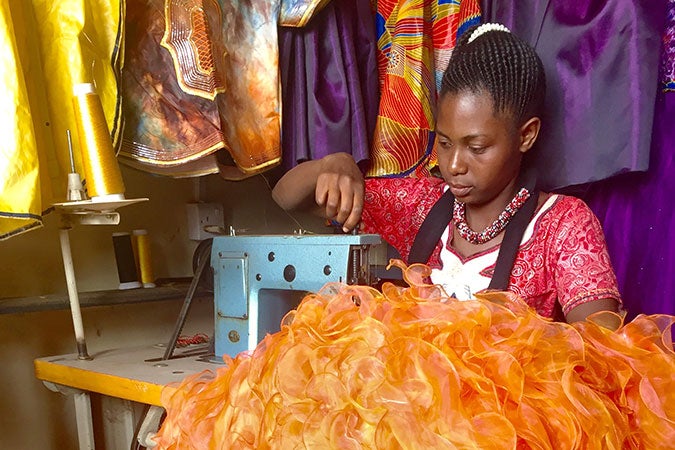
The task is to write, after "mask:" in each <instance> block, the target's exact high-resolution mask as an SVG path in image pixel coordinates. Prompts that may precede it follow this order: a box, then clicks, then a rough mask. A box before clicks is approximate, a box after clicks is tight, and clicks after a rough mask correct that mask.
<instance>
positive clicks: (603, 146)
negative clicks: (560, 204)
mask: <svg viewBox="0 0 675 450" xmlns="http://www.w3.org/2000/svg"><path fill="white" fill-rule="evenodd" d="M481 8H482V10H483V19H484V21H486V22H500V23H503V24H504V25H506V26H507V27H509V28H510V29H511V31H512V32H513V33H515V34H517V35H518V36H520V37H521V38H523V39H524V40H526V41H528V42H529V43H530V44H532V45H533V46H534V48H535V49H536V50H537V53H538V54H539V56H540V57H541V59H542V62H543V63H544V69H545V70H546V78H547V85H548V90H547V93H546V95H547V98H546V106H545V111H546V112H545V114H544V117H543V119H544V120H543V126H542V133H541V134H540V137H539V139H538V142H537V148H536V149H535V151H534V152H530V153H531V156H530V157H531V158H532V160H533V163H534V164H535V165H536V166H537V168H538V169H539V173H540V174H541V175H542V177H541V183H542V188H544V189H546V190H551V189H559V188H563V187H566V186H571V185H577V184H581V183H588V182H590V181H597V180H601V179H604V178H607V177H609V176H612V175H616V174H619V173H623V172H629V171H644V170H647V167H648V164H649V149H650V141H651V131H652V124H653V114H654V101H655V98H656V87H657V86H656V83H655V81H656V79H657V76H658V62H659V48H660V45H659V41H660V38H661V35H660V31H661V29H662V27H663V19H664V17H665V1H664V0H636V1H625V0H578V1H574V2H570V1H565V0H482V1H481Z"/></svg>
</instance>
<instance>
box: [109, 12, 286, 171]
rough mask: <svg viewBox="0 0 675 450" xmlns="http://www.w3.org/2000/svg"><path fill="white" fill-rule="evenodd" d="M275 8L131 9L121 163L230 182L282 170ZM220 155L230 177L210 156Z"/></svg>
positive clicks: (276, 13) (151, 169)
mask: <svg viewBox="0 0 675 450" xmlns="http://www.w3.org/2000/svg"><path fill="white" fill-rule="evenodd" d="M279 3H280V2H279V0H275V1H265V2H253V3H249V2H243V3H242V2H238V1H230V0H227V1H226V0H218V1H217V0H210V1H201V0H189V1H177V0H145V1H138V2H129V3H128V5H127V15H126V26H127V42H128V45H127V48H126V49H125V71H124V78H123V85H124V90H123V105H124V108H125V111H124V113H125V127H124V140H123V143H122V147H121V151H120V156H121V157H122V161H123V162H125V163H127V164H129V165H132V166H134V167H137V168H139V169H142V170H145V171H148V172H152V173H159V174H163V175H170V176H176V177H183V176H198V175H206V174H209V173H215V172H218V171H219V170H220V172H221V175H223V176H224V177H225V178H229V179H239V178H243V177H245V176H250V175H253V174H255V173H258V172H261V171H263V170H265V169H267V168H269V167H272V166H274V165H277V164H279V163H280V161H281V117H280V114H281V111H280V110H281V106H280V102H281V100H280V89H279V74H278V72H279V67H278V46H277V17H278V14H279ZM222 148H224V149H227V152H229V154H230V156H231V158H232V160H233V164H232V166H230V167H229V169H230V170H225V168H224V167H219V165H218V162H217V161H216V158H215V156H214V154H215V152H216V151H217V150H219V149H222ZM235 166H236V167H235Z"/></svg>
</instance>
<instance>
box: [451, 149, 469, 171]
mask: <svg viewBox="0 0 675 450" xmlns="http://www.w3.org/2000/svg"><path fill="white" fill-rule="evenodd" d="M449 164H450V172H451V173H452V174H453V175H460V174H463V173H465V172H466V164H465V162H464V160H463V159H462V151H461V149H459V148H454V149H453V150H452V154H451V155H450V161H449Z"/></svg>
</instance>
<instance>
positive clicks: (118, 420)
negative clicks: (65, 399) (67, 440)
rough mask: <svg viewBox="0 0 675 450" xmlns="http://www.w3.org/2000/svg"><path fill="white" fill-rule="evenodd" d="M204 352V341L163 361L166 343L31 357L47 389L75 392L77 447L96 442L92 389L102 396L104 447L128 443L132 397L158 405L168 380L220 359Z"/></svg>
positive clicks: (131, 428) (89, 446)
mask: <svg viewBox="0 0 675 450" xmlns="http://www.w3.org/2000/svg"><path fill="white" fill-rule="evenodd" d="M198 352H200V353H201V355H195V353H198ZM205 353H206V347H205V346H201V347H192V348H187V349H177V350H176V351H175V352H174V355H175V356H176V357H174V358H173V359H170V360H166V361H162V360H161V358H162V356H163V355H164V347H163V346H159V345H156V346H144V347H135V348H127V349H114V350H106V351H102V352H98V353H95V354H91V355H90V356H91V357H92V359H91V360H82V359H78V355H77V353H73V354H68V355H60V356H49V357H45V358H38V359H36V360H35V361H34V365H35V376H36V377H37V378H38V379H39V380H42V381H43V382H44V383H45V385H46V386H47V387H48V388H50V389H51V390H54V391H57V392H61V393H64V394H69V395H73V396H74V399H75V411H76V415H77V429H78V439H79V442H80V449H93V448H94V433H93V425H92V416H91V403H90V399H89V394H90V393H91V392H95V393H98V394H102V396H103V397H102V403H104V418H103V422H104V426H105V435H106V436H105V442H106V448H130V446H131V442H132V440H133V435H134V433H135V428H136V420H135V417H134V411H135V410H137V408H134V403H135V404H142V405H150V406H152V407H155V409H159V408H160V407H161V402H160V398H161V392H162V389H164V388H165V387H166V385H168V384H169V383H174V382H179V381H181V380H182V379H183V378H185V377H186V376H187V375H191V374H195V373H198V372H201V371H204V370H211V371H214V370H215V369H216V368H217V367H218V364H217V363H214V362H210V361H208V360H207V359H206V358H204V354H205ZM186 355H192V356H186ZM105 416H109V417H105ZM107 419H108V420H107Z"/></svg>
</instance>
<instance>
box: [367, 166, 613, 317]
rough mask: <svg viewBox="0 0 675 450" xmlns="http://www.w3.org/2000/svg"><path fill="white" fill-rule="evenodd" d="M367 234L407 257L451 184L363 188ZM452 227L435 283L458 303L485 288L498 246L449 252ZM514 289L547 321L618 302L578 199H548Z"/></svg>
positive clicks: (380, 182) (433, 260)
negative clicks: (469, 252)
mask: <svg viewBox="0 0 675 450" xmlns="http://www.w3.org/2000/svg"><path fill="white" fill-rule="evenodd" d="M366 183H367V184H366V203H365V208H364V213H363V223H362V229H363V231H364V232H367V233H369V232H372V233H379V234H381V235H382V237H383V238H384V239H385V240H386V241H387V242H389V243H390V244H391V245H392V246H394V247H395V248H396V249H397V250H398V251H399V253H400V254H401V256H402V257H403V258H404V259H405V258H407V257H408V254H409V252H410V248H411V246H412V243H413V241H414V238H415V235H416V234H417V231H418V230H419V228H420V226H421V222H422V220H423V218H424V217H426V216H427V213H428V212H429V210H430V209H431V206H432V205H433V204H434V203H435V201H436V200H437V199H438V198H439V197H440V196H441V194H442V192H443V189H444V188H445V187H446V185H445V184H444V183H443V182H442V181H440V180H439V179H435V178H426V179H425V178H423V179H414V178H402V179H396V180H384V179H370V180H367V182H366ZM449 236H452V224H449V225H448V227H447V228H446V229H445V231H444V233H443V236H442V237H441V239H440V241H439V244H438V245H437V247H436V249H435V251H434V252H433V254H432V255H431V257H430V260H429V266H430V267H431V268H432V273H431V280H432V281H433V282H434V283H435V284H439V285H442V286H443V287H444V288H445V289H446V291H447V292H448V294H450V295H453V296H455V297H457V298H458V299H460V300H468V299H471V298H473V297H474V296H475V295H476V294H477V293H478V292H480V291H481V290H484V289H486V288H487V287H488V284H489V283H490V279H491V278H492V274H493V272H494V268H495V264H496V261H497V254H498V252H499V245H496V246H494V247H492V248H489V249H486V250H484V251H481V252H479V253H477V254H475V255H471V256H468V257H464V256H462V255H460V254H459V253H457V252H456V251H455V250H454V249H453V247H452V240H451V239H449V238H448V237H449ZM509 290H510V291H511V292H514V293H515V294H517V295H518V296H519V297H521V298H522V299H523V300H524V301H525V302H526V303H527V304H528V305H530V306H531V307H532V308H534V309H535V310H536V311H537V312H538V313H539V314H541V315H542V316H545V317H554V313H555V311H556V302H558V303H560V305H561V306H562V310H563V313H565V314H566V313H567V312H569V311H570V310H571V309H573V308H574V307H576V306H579V305H580V304H582V303H586V302H589V301H593V300H598V299H602V298H613V299H616V300H617V301H619V302H620V301H621V300H620V296H619V292H618V289H617V283H616V277H615V275H614V272H613V270H612V265H611V262H610V259H609V256H608V253H607V247H606V245H605V241H604V235H603V232H602V228H601V227H600V223H599V222H598V220H597V218H596V217H595V216H594V215H593V213H592V212H591V210H590V209H589V208H588V206H586V204H585V203H583V202H582V201H581V200H579V199H577V198H575V197H570V196H562V195H554V196H551V197H550V198H549V199H548V200H547V201H546V203H545V204H544V205H543V206H542V207H541V208H540V209H539V210H538V212H537V213H536V214H535V216H534V217H533V218H532V220H531V222H530V224H529V225H528V227H527V229H526V230H525V233H524V235H523V238H522V240H521V243H520V248H519V250H518V253H517V255H516V260H515V263H514V265H513V269H512V271H511V279H510V282H509Z"/></svg>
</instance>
